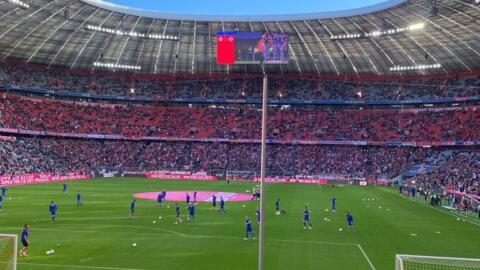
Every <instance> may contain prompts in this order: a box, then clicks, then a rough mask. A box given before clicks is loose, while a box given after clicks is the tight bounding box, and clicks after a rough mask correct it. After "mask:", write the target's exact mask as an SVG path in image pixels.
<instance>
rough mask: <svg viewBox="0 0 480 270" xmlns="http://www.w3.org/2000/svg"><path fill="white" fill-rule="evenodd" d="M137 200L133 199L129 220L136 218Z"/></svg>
mask: <svg viewBox="0 0 480 270" xmlns="http://www.w3.org/2000/svg"><path fill="white" fill-rule="evenodd" d="M136 202H137V200H135V199H133V201H132V202H131V203H130V215H128V218H134V217H135V204H136Z"/></svg>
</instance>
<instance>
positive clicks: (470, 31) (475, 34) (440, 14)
mask: <svg viewBox="0 0 480 270" xmlns="http://www.w3.org/2000/svg"><path fill="white" fill-rule="evenodd" d="M412 4H413V5H415V6H417V7H421V8H424V9H425V10H428V8H426V7H424V6H422V5H420V4H417V3H414V2H412ZM439 5H441V6H444V7H446V8H450V7H447V6H445V5H442V4H439ZM456 11H457V12H458V13H460V14H463V15H466V14H465V13H462V12H459V11H458V10H456ZM438 15H439V16H440V17H442V18H443V19H445V20H447V21H449V22H451V23H453V24H455V25H456V26H458V27H460V28H462V29H464V30H465V31H467V32H469V33H470V34H472V35H474V36H477V37H480V34H479V33H478V32H475V31H472V30H471V29H470V28H468V27H466V26H465V25H463V24H461V23H458V22H456V21H455V20H452V19H450V18H449V17H447V16H445V15H443V14H442V13H439V14H438ZM466 16H468V17H469V18H470V19H471V18H472V17H471V16H469V15H466Z"/></svg>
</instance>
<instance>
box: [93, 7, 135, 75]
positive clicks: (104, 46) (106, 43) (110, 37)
mask: <svg viewBox="0 0 480 270" xmlns="http://www.w3.org/2000/svg"><path fill="white" fill-rule="evenodd" d="M126 16H127V15H126V14H124V15H123V17H122V19H121V20H119V21H118V24H117V26H116V27H115V29H117V28H118V27H119V26H120V25H121V24H122V21H123V20H124V19H125V17H126ZM112 38H113V34H110V35H109V37H108V40H107V42H104V43H103V46H102V49H101V50H100V51H99V52H98V54H97V57H95V61H93V63H95V62H98V60H99V59H100V56H101V55H102V54H103V51H104V50H105V48H107V46H108V44H110V41H111V40H112ZM93 63H92V64H93ZM94 70H95V66H93V67H92V71H94Z"/></svg>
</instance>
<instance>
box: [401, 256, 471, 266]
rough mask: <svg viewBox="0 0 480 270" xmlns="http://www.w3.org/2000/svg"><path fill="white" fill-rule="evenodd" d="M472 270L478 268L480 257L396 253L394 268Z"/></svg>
mask: <svg viewBox="0 0 480 270" xmlns="http://www.w3.org/2000/svg"><path fill="white" fill-rule="evenodd" d="M467 269H468V270H473V269H477V270H478V269H480V259H467V258H451V257H433V256H416V255H396V258H395V270H467Z"/></svg>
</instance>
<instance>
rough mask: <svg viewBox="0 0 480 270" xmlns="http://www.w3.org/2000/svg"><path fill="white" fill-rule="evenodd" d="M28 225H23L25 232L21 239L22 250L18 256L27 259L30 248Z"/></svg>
mask: <svg viewBox="0 0 480 270" xmlns="http://www.w3.org/2000/svg"><path fill="white" fill-rule="evenodd" d="M28 233H29V232H28V224H25V225H23V230H22V236H21V238H20V240H21V241H22V245H23V247H22V249H20V251H19V252H18V255H19V256H20V257H25V256H27V250H28V246H29V242H28Z"/></svg>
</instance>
